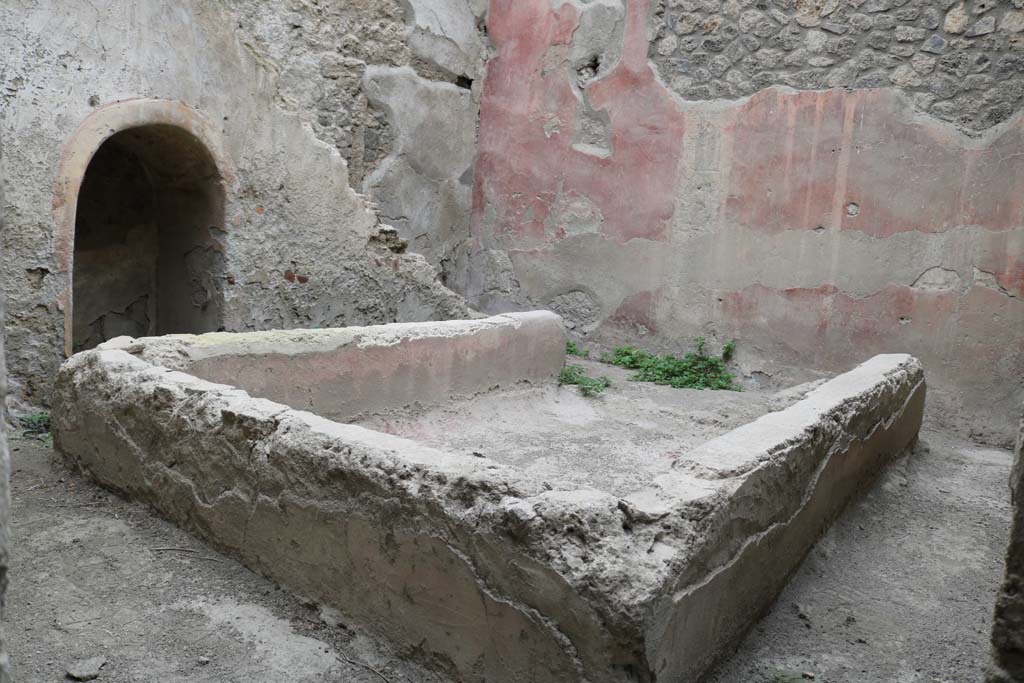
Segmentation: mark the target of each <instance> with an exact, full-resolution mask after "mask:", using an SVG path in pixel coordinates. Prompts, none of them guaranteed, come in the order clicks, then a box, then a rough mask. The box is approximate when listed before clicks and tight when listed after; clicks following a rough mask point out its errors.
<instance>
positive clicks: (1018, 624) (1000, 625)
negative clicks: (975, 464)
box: [988, 412, 1024, 683]
mask: <svg viewBox="0 0 1024 683" xmlns="http://www.w3.org/2000/svg"><path fill="white" fill-rule="evenodd" d="M1018 424H1019V426H1018V429H1017V450H1016V458H1015V460H1014V464H1013V470H1012V472H1011V473H1010V492H1011V494H1012V496H1013V526H1012V527H1011V528H1010V546H1009V549H1008V550H1007V552H1006V579H1005V581H1004V582H1003V586H1002V590H1001V591H1000V592H999V595H998V597H997V598H996V616H995V623H994V624H993V625H992V646H993V660H994V662H993V665H992V668H991V670H990V671H989V674H988V681H989V683H1020V681H1024V412H1022V414H1021V419H1020V422H1019V423H1018Z"/></svg>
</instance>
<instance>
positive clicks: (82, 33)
mask: <svg viewBox="0 0 1024 683" xmlns="http://www.w3.org/2000/svg"><path fill="white" fill-rule="evenodd" d="M291 4H294V3H291ZM315 4H317V3H306V5H308V6H309V7H312V5H315ZM364 4H367V7H366V8H363V9H365V10H366V11H367V12H370V11H372V10H373V7H371V5H374V4H373V3H364ZM304 6H305V5H304ZM309 7H307V9H309ZM374 7H375V5H374ZM289 11H290V9H289V8H287V7H285V6H284V5H282V4H278V3H263V2H232V3H210V2H201V1H200V0H186V1H184V2H175V3H167V2H160V1H157V0H144V1H141V2H140V1H136V0H92V1H89V2H85V1H77V0H74V1H72V2H64V1H63V0H62V1H57V0H43V1H42V2H36V3H30V4H23V3H3V4H2V6H0V51H2V52H3V54H4V64H3V68H2V70H0V111H2V116H0V134H2V135H3V137H4V139H5V140H6V141H8V145H7V150H6V155H5V159H4V165H5V169H6V173H5V177H4V181H5V190H6V192H5V195H4V197H5V206H4V209H5V213H6V215H7V225H6V229H5V230H4V232H3V234H2V235H0V239H2V252H3V258H2V261H0V281H2V283H3V286H4V289H5V290H6V292H7V296H8V308H7V317H6V322H7V325H8V330H9V332H8V334H9V336H8V361H9V367H10V370H11V386H12V391H13V393H14V395H15V397H16V398H17V399H19V400H20V401H24V402H27V403H30V404H44V403H46V401H47V398H48V391H49V387H50V383H51V382H52V377H53V373H54V372H55V371H56V368H57V365H58V364H59V362H60V361H61V359H62V357H63V350H64V349H65V327H66V322H67V321H66V320H65V318H69V317H70V315H71V308H72V297H71V287H70V286H71V268H72V264H71V258H70V253H71V251H72V246H73V231H72V230H71V229H70V226H73V224H74V220H73V219H74V209H75V206H76V200H77V184H76V182H77V181H76V180H75V177H78V178H79V180H80V175H81V173H84V169H85V166H86V164H87V163H88V161H89V159H90V158H91V155H92V153H93V152H94V151H95V148H96V147H98V145H99V143H100V142H102V140H104V139H106V137H109V136H110V135H112V134H113V133H115V132H117V131H118V130H122V129H126V128H131V127H133V126H138V125H143V124H147V123H154V121H153V120H152V119H153V118H154V117H155V118H157V119H159V121H155V122H157V123H165V124H169V125H174V126H177V127H180V128H183V129H184V130H186V131H188V132H189V133H191V134H193V135H196V136H198V137H199V138H200V139H201V140H202V142H203V144H204V145H205V146H206V147H207V148H208V150H209V152H210V153H211V155H212V156H213V157H214V159H215V160H216V162H217V166H218V169H217V170H218V172H219V173H220V176H221V182H222V184H223V189H224V195H225V207H224V219H223V222H222V223H219V224H215V225H210V226H205V227H207V228H209V231H210V234H211V236H212V239H213V241H214V243H215V244H214V248H215V249H216V250H217V251H218V252H219V253H220V254H222V256H223V261H224V270H223V273H222V274H221V275H220V277H219V278H218V281H217V282H216V283H213V284H214V285H215V287H216V288H218V289H220V290H222V293H220V294H219V295H220V296H221V297H222V299H223V306H222V309H221V311H220V313H219V314H218V317H219V319H218V320H216V321H211V322H210V328H211V329H218V328H223V329H226V330H235V331H243V330H256V329H265V328H293V327H328V326H342V325H353V324H360V323H373V322H391V321H395V320H426V319H438V318H449V317H465V316H466V315H468V314H469V310H468V308H467V306H466V305H465V303H464V302H463V300H462V299H461V298H460V297H458V296H457V295H455V294H453V293H452V292H451V291H449V290H448V289H446V288H445V287H443V286H442V285H441V284H440V283H439V282H438V280H437V272H436V270H435V269H434V268H433V267H432V266H431V265H430V264H429V263H427V262H426V261H425V260H424V259H423V258H422V257H420V256H417V255H415V254H410V253H404V247H403V245H402V244H401V241H400V240H395V239H394V235H393V233H391V232H389V231H387V230H384V231H383V232H382V231H381V225H380V223H379V221H378V219H377V217H376V215H375V214H374V213H373V212H372V211H371V210H370V209H369V205H368V203H367V201H366V200H365V199H364V198H362V197H361V196H360V195H358V194H357V193H356V192H355V191H354V190H353V189H352V187H351V186H350V179H349V170H348V167H347V164H346V161H345V160H344V158H343V157H342V155H341V153H340V152H339V148H338V146H336V145H335V144H333V142H327V141H324V140H323V139H321V137H318V133H317V130H318V127H317V124H316V123H315V119H316V116H317V115H316V110H315V109H312V110H310V109H307V108H304V102H303V101H298V102H297V101H295V100H293V99H291V98H289V97H288V93H289V92H292V90H290V89H289V88H292V87H298V85H300V84H298V83H295V82H293V81H291V80H289V79H290V78H292V77H293V76H295V75H296V74H295V73H294V72H291V71H287V70H283V69H282V68H281V65H280V64H279V63H278V62H277V61H276V60H275V58H274V55H271V54H269V52H268V51H266V50H265V47H266V46H265V45H263V44H262V43H261V42H260V41H258V40H255V39H253V38H252V34H251V31H252V30H255V29H258V28H259V27H260V26H263V27H267V26H291V25H292V24H291V23H289V22H292V23H294V22H296V21H298V24H299V28H301V25H302V23H303V21H300V20H299V19H301V17H299V19H296V18H294V17H293V18H290V17H291V15H290V14H289ZM466 11H470V10H469V9H467V10H466ZM299 14H300V15H301V12H300V13H299ZM254 26H255V29H254V28H253V27H254ZM398 26H399V27H403V26H404V24H402V23H399V24H398ZM321 29H322V31H328V30H329V29H330V26H329V24H323V25H322V26H321ZM268 30H269V29H268ZM288 30H291V29H288ZM296 30H299V29H298V28H296ZM382 30H383V29H382ZM408 30H409V29H408V27H405V28H402V30H401V31H398V32H397V33H395V35H394V42H397V43H399V44H404V43H402V41H404V40H405V39H406V35H407V32H408ZM345 35H349V34H345ZM350 37H351V36H350ZM353 39H354V40H356V42H358V43H359V46H360V47H359V49H363V48H365V47H366V45H370V44H375V43H374V37H373V35H366V36H361V37H360V38H358V39H356V38H353ZM360 41H362V42H360ZM376 45H377V47H376V49H377V50H379V51H385V52H386V46H382V45H381V44H376ZM343 47H344V46H339V48H343ZM350 50H357V47H355V46H351V47H350ZM371 53H372V51H371ZM336 56H338V60H336V61H337V63H334V62H332V65H331V67H330V68H331V71H330V73H332V74H333V75H334V76H335V77H336V78H338V79H341V78H349V77H351V78H353V79H354V82H356V83H358V82H359V80H360V78H361V73H362V69H360V68H356V66H353V65H350V64H349V63H348V62H347V61H345V59H343V57H344V56H345V53H344V51H342V52H336ZM327 80H330V79H327ZM283 82H284V83H285V84H286V87H283V86H282V83H283ZM313 85H315V84H311V86H313ZM452 88H453V89H456V88H455V86H452ZM458 90H460V91H461V89H458ZM324 96H325V97H327V94H325V95H324ZM118 103H120V104H118ZM321 128H322V127H321ZM460 172H461V171H460ZM62 173H63V174H64V175H62Z"/></svg>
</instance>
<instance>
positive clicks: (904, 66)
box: [650, 0, 1024, 132]
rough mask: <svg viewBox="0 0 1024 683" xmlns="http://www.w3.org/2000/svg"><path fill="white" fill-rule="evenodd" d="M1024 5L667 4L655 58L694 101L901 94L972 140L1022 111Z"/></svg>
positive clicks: (849, 1) (689, 0)
mask: <svg viewBox="0 0 1024 683" xmlns="http://www.w3.org/2000/svg"><path fill="white" fill-rule="evenodd" d="M1022 10H1024V0H966V1H962V2H961V1H958V0H724V1H723V0H660V1H659V2H658V3H657V5H656V6H655V7H654V11H653V13H652V22H653V25H652V27H651V31H652V35H653V36H654V37H655V39H654V40H652V42H651V47H650V57H651V59H652V60H653V62H654V63H655V64H656V66H657V68H658V70H659V71H660V73H661V76H662V78H663V79H664V80H665V82H666V83H667V84H668V85H669V87H671V88H672V89H673V90H674V91H675V92H677V93H678V94H679V95H681V96H682V97H684V98H685V99H689V100H708V99H716V98H736V97H743V96H746V95H750V94H753V93H754V92H757V91H758V90H761V89H763V88H766V87H769V86H771V85H788V86H790V87H793V88H797V89H802V90H817V89H823V88H835V87H847V88H879V87H887V86H894V87H897V88H900V89H902V90H905V91H908V92H910V93H912V95H913V97H914V102H915V104H916V106H917V107H918V108H919V109H920V110H922V111H927V112H928V113H929V114H932V115H933V116H935V117H937V118H939V119H942V120H944V121H951V122H954V123H955V124H956V125H958V126H959V127H960V128H962V129H964V130H965V131H968V132H977V131H982V130H985V129H987V128H989V127H991V126H993V125H995V124H997V123H1000V122H1001V121H1005V120H1006V119H1008V118H1010V116H1011V115H1012V114H1013V113H1014V112H1015V111H1017V110H1018V109H1020V108H1021V103H1022V102H1024V97H1022V96H1024V11H1022Z"/></svg>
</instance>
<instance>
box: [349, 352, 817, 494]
mask: <svg viewBox="0 0 1024 683" xmlns="http://www.w3.org/2000/svg"><path fill="white" fill-rule="evenodd" d="M570 362H571V364H573V365H580V366H582V367H584V368H585V369H586V370H587V373H588V375H589V376H591V377H600V376H602V375H604V376H606V377H608V378H609V379H610V380H611V382H612V389H609V390H607V391H605V392H603V393H601V394H599V395H598V396H596V397H590V398H588V397H584V396H582V395H580V392H579V389H578V388H577V387H575V386H564V387H555V386H549V387H537V388H525V389H509V390H502V391H495V392H492V393H488V394H483V395H480V396H476V397H474V398H472V399H471V400H464V401H455V402H452V403H449V404H447V405H445V406H442V407H439V408H434V409H431V410H427V411H422V412H416V411H400V412H398V411H396V412H392V413H388V414H384V415H374V416H371V417H369V418H367V419H364V420H362V421H361V422H360V423H359V424H361V425H362V426H364V427H367V428H369V429H373V430H376V431H380V432H387V433H389V434H394V435H397V436H402V437H405V438H408V439H411V440H413V441H416V442H418V443H421V444H424V445H427V446H432V447H434V448H438V449H441V450H445V451H452V452H458V453H463V454H476V455H480V456H483V457H487V458H491V459H492V460H496V461H498V462H501V463H504V464H506V465H510V466H512V467H514V468H515V469H517V470H518V471H520V472H523V473H525V474H528V475H530V476H532V477H536V478H539V479H544V480H546V481H548V482H549V483H551V484H556V483H557V484H558V485H559V486H561V487H564V488H578V487H580V486H592V487H594V488H596V489H600V490H602V491H606V492H608V493H611V494H613V495H617V496H623V497H625V496H628V495H629V494H630V493H631V492H633V491H636V490H638V489H642V488H644V487H645V486H647V485H648V483H649V482H650V480H651V479H652V478H653V477H654V476H657V475H658V474H661V473H664V472H667V471H668V470H669V469H671V467H672V463H673V462H674V461H675V460H676V459H677V458H679V457H680V456H681V455H684V454H685V453H686V452H687V451H688V450H690V449H692V448H694V447H696V446H698V445H700V444H701V443H704V442H705V441H707V440H709V439H712V438H714V437H716V436H720V435H721V434H724V433H726V432H729V431H732V430H733V429H735V428H737V427H740V426H742V425H744V424H746V423H748V422H751V421H753V420H755V419H757V418H758V417H760V416H761V415H764V414H765V413H768V412H770V411H772V410H781V409H783V408H786V407H788V406H790V405H791V404H792V403H794V402H796V401H797V400H799V398H800V397H801V396H802V393H801V392H800V391H799V390H786V391H783V392H779V393H770V392H760V391H699V390H696V389H683V390H680V389H673V388H671V387H667V386H659V385H656V384H651V383H649V382H633V381H630V378H631V377H632V376H633V375H634V374H636V373H635V372H633V371H631V370H626V369H624V368H619V367H616V366H614V365H607V364H604V363H598V362H594V361H586V360H582V359H576V358H573V359H571V360H570ZM809 388H810V385H808V386H807V387H805V389H809Z"/></svg>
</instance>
